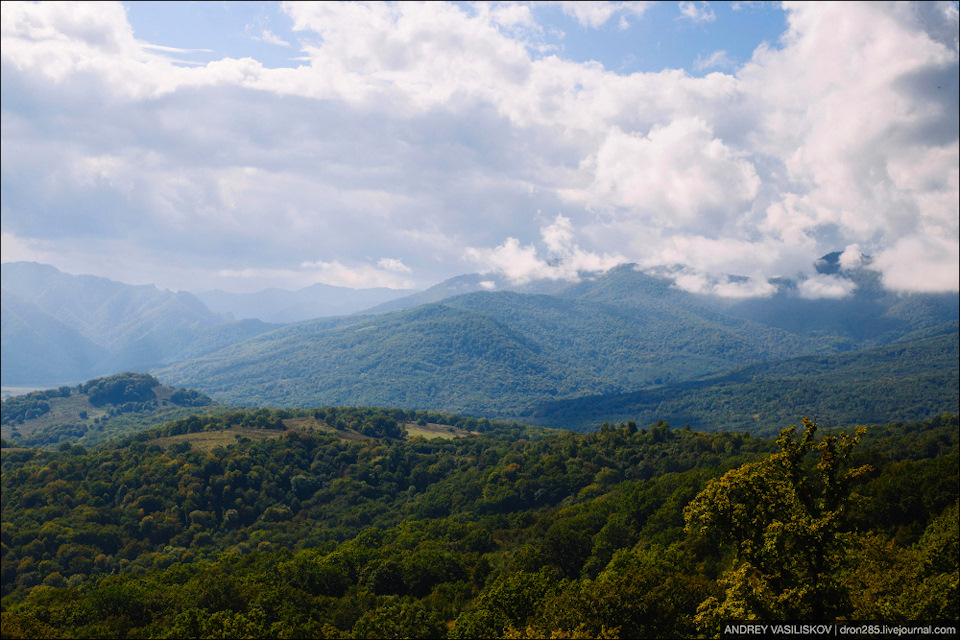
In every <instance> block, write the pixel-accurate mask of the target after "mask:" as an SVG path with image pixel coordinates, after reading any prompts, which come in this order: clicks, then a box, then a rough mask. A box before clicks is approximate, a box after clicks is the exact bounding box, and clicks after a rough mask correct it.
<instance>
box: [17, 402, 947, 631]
mask: <svg viewBox="0 0 960 640" xmlns="http://www.w3.org/2000/svg"><path fill="white" fill-rule="evenodd" d="M443 424H447V425H448V427H443V426H442V425H443ZM427 428H429V429H432V430H434V433H441V432H443V431H444V430H445V429H449V430H448V431H447V434H446V435H447V436H448V437H446V438H435V439H426V438H424V437H422V436H414V437H411V436H410V433H412V432H414V430H416V429H427ZM216 434H222V435H223V437H222V439H221V440H219V442H217V443H214V442H213V441H211V440H209V438H210V437H212V436H215V435H216ZM454 435H456V436H460V437H449V436H454ZM957 440H958V421H957V416H956V415H949V416H942V417H938V418H936V419H933V420H928V421H925V422H919V423H907V424H901V423H895V424H888V425H886V426H877V427H870V428H868V429H866V432H865V433H864V434H863V436H862V437H860V438H859V443H858V437H857V436H855V435H854V434H852V433H849V432H847V433H838V432H831V433H827V432H824V431H823V430H819V431H818V430H817V429H816V426H815V425H813V424H808V423H806V422H804V424H803V425H802V426H800V428H799V430H792V429H791V430H788V431H785V432H784V434H782V435H781V437H780V438H779V440H774V439H773V438H756V437H750V436H747V435H744V434H736V433H717V434H704V433H698V432H695V431H692V430H686V429H674V428H672V427H671V426H670V425H668V424H666V423H663V422H660V423H654V424H651V425H649V426H647V427H643V428H638V426H637V425H635V424H633V423H624V424H621V425H605V426H604V428H603V429H601V430H600V431H599V432H597V433H592V434H574V433H571V432H550V431H546V430H538V429H533V428H528V427H522V426H520V425H513V424H505V423H496V422H490V421H486V420H476V419H472V418H463V417H458V416H451V415H442V414H429V413H425V412H404V411H400V410H379V409H342V408H340V409H336V408H322V409H314V410H272V411H271V410H259V411H255V412H252V411H248V412H243V411H241V412H234V413H231V414H225V415H222V416H219V417H218V416H209V417H191V418H187V419H184V420H180V421H174V422H171V423H168V424H167V425H165V426H164V427H162V428H158V429H156V430H154V431H151V432H145V433H142V434H140V435H138V436H136V437H135V438H131V439H128V440H126V441H125V442H121V443H119V444H116V445H113V446H107V447H103V448H100V449H97V450H89V449H86V448H83V447H80V446H71V445H68V444H65V445H63V447H62V450H60V451H56V452H43V451H37V450H27V449H14V450H10V449H6V448H5V449H4V452H3V477H4V482H3V504H4V511H3V525H2V527H3V528H2V550H3V557H2V590H3V600H2V616H3V618H2V619H3V634H4V636H5V637H167V638H176V637H278V638H281V637H316V638H323V637H353V638H389V637H411V638H418V637H419V638H427V637H433V638H442V637H451V638H477V637H512V638H524V637H546V636H550V637H590V638H600V637H611V638H613V637H623V638H638V637H694V636H697V635H699V634H708V635H709V634H712V633H714V632H715V631H716V630H718V627H717V626H716V625H717V624H718V623H719V621H720V620H722V619H725V618H730V617H736V616H734V615H733V612H739V613H737V616H739V617H745V616H756V618H757V619H758V620H761V621H775V620H784V619H789V620H837V619H848V620H849V619H854V620H886V621H908V620H935V619H956V618H957V606H958V595H957V582H958V581H957V575H958V574H957V568H958V557H957V553H958V552H957V549H958V546H957V538H958V526H957V511H958V502H957V500H958V443H957ZM211 445H212V446H211ZM730 500H734V501H735V502H736V503H737V504H740V505H742V507H741V509H742V510H733V511H729V510H727V509H725V508H724V507H723V505H724V504H728V503H729V502H728V501H730ZM786 522H790V523H791V525H790V526H789V527H785V526H784V523H786ZM814 537H815V538H816V540H817V542H816V543H814ZM760 543H762V544H760ZM758 544H760V546H758ZM764 545H768V546H764ZM766 548H770V549H776V550H777V551H776V554H775V556H769V555H766V553H767V552H765V551H763V549H766ZM818 554H821V555H818ZM817 558H820V560H817ZM771 563H773V564H771ZM772 567H775V569H776V571H777V574H776V576H774V575H773V574H771V573H769V571H770V570H771V568H772ZM747 584H749V585H751V586H750V589H745V587H746V585H747Z"/></svg>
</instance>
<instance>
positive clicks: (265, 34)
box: [254, 29, 290, 47]
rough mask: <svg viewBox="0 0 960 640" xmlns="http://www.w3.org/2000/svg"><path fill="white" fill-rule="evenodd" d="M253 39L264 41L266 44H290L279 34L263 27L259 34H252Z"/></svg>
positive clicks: (279, 45)
mask: <svg viewBox="0 0 960 640" xmlns="http://www.w3.org/2000/svg"><path fill="white" fill-rule="evenodd" d="M254 39H255V40H259V41H261V42H266V43H267V44H275V45H277V46H278V47H289V46H290V43H289V42H287V41H286V40H284V39H283V38H281V37H280V36H278V35H277V34H275V33H274V32H272V31H270V30H269V29H263V30H262V31H261V32H260V35H259V36H254Z"/></svg>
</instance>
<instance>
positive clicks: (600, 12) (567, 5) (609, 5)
mask: <svg viewBox="0 0 960 640" xmlns="http://www.w3.org/2000/svg"><path fill="white" fill-rule="evenodd" d="M651 4H652V3H651V2H595V1H591V0H580V1H578V2H561V3H560V6H561V8H562V9H563V12H564V13H565V14H567V15H569V16H571V17H573V18H574V19H576V21H577V22H579V23H580V25H581V26H584V27H590V28H592V29H598V28H600V27H602V26H603V25H605V24H606V23H607V22H608V21H609V20H610V19H611V18H612V17H613V16H615V15H617V14H620V16H621V19H620V23H619V26H620V28H621V29H622V28H625V27H626V26H628V23H627V22H626V19H627V18H626V16H627V15H633V16H635V17H637V18H641V17H643V14H644V12H645V11H646V10H647V9H648V8H649V7H650V5H651Z"/></svg>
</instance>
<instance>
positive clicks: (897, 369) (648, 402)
mask: <svg viewBox="0 0 960 640" xmlns="http://www.w3.org/2000/svg"><path fill="white" fill-rule="evenodd" d="M958 329H960V327H958V325H957V324H956V323H950V324H947V325H944V326H942V327H940V328H938V329H931V330H928V331H925V332H921V333H920V334H919V335H922V336H927V337H920V338H918V339H916V340H906V341H901V342H896V343H894V344H890V345H886V346H882V347H875V348H872V349H865V350H863V351H856V352H848V353H842V354H837V355H831V356H804V357H801V358H790V359H786V360H780V361H777V362H769V363H761V364H753V365H748V366H745V367H740V368H737V369H734V370H733V371H730V372H724V373H721V374H718V375H712V376H706V377H704V378H702V379H699V380H694V381H689V382H680V383H676V384H671V385H663V386H659V387H656V388H651V389H644V390H643V391H635V392H632V393H622V394H611V395H601V396H595V397H589V398H578V399H576V400H558V401H552V402H546V403H543V404H542V405H540V406H537V407H535V408H534V409H533V410H531V411H530V412H529V414H528V415H526V416H524V419H525V420H526V421H528V422H531V423H533V424H539V425H543V426H547V427H561V428H567V429H573V430H576V431H591V430H594V429H596V428H597V425H598V424H600V423H601V422H603V421H614V422H618V421H623V420H636V421H637V422H640V423H646V422H650V421H652V420H657V419H663V420H668V421H669V422H671V423H673V424H688V425H690V426H691V427H692V428H693V429H697V430H702V431H716V430H719V429H721V428H726V429H731V430H734V431H750V432H751V433H753V434H754V435H771V434H774V433H777V432H778V431H779V430H780V429H785V428H786V427H787V426H789V425H790V424H791V423H792V422H794V421H795V419H794V417H793V416H796V415H797V414H798V413H802V412H804V411H806V412H808V413H810V414H811V415H815V416H817V418H818V419H819V420H820V421H821V422H822V423H823V424H831V425H853V424H864V423H876V422H881V421H883V420H885V419H890V420H898V421H903V422H908V421H912V420H919V419H923V418H926V417H928V416H933V415H937V414H939V413H943V412H945V411H956V409H957V407H960V390H958V384H957V381H958V380H960V331H958ZM937 334H939V335H937Z"/></svg>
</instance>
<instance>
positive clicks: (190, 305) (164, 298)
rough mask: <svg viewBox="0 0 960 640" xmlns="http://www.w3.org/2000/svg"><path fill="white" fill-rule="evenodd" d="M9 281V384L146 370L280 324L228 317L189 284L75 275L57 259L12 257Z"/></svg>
mask: <svg viewBox="0 0 960 640" xmlns="http://www.w3.org/2000/svg"><path fill="white" fill-rule="evenodd" d="M2 282H3V296H4V298H3V300H4V312H3V318H4V320H3V329H2V334H3V374H2V375H3V384H4V385H20V384H35V385H38V386H44V385H47V386H49V385H59V384H62V383H64V382H69V383H75V382H77V381H79V380H84V379H89V378H93V377H96V376H100V375H105V374H108V373H113V372H118V371H124V370H144V369H147V368H149V367H152V366H158V365H161V364H163V363H167V362H174V361H178V360H182V359H184V358H187V357H192V356H195V355H199V354H201V353H206V352H209V351H211V350H214V349H217V348H220V347H223V346H225V345H226V344H229V343H230V342H235V341H238V340H242V339H245V338H248V337H251V336H253V335H256V334H257V333H262V332H263V331H265V330H267V329H271V328H275V327H276V325H267V324H265V323H262V322H259V321H248V322H243V323H228V322H226V318H224V317H223V316H221V315H219V314H216V313H213V312H212V311H210V310H209V309H207V307H206V306H204V304H203V303H202V302H201V301H200V300H198V299H197V298H196V297H194V296H193V295H191V294H189V293H185V292H182V291H181V292H170V291H161V290H159V289H157V288H156V287H154V286H150V285H143V286H134V285H128V284H123V283H121V282H115V281H113V280H108V279H106V278H98V277H94V276H72V275H69V274H66V273H62V272H61V271H59V270H57V269H55V268H54V267H51V266H49V265H40V264H35V263H27V262H15V263H6V264H4V265H3V267H2ZM231 324H232V325H233V326H231Z"/></svg>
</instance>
